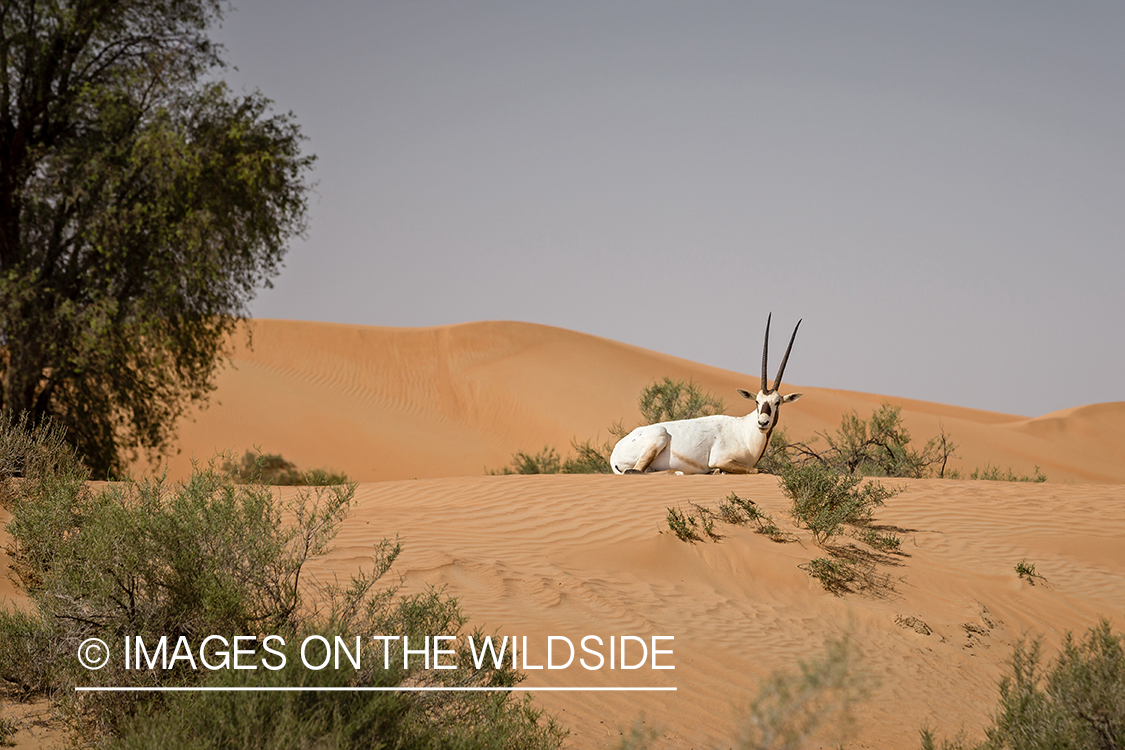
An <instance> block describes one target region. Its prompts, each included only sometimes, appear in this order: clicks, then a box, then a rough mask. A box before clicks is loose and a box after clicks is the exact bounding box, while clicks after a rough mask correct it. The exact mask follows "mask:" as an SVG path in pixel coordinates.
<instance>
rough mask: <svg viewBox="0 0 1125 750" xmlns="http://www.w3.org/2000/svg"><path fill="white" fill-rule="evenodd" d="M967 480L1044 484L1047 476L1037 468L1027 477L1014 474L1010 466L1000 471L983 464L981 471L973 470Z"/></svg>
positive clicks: (995, 467)
mask: <svg viewBox="0 0 1125 750" xmlns="http://www.w3.org/2000/svg"><path fill="white" fill-rule="evenodd" d="M969 479H983V480H988V481H992V482H1046V481H1047V475H1046V474H1044V473H1043V472H1042V471H1040V470H1039V467H1038V466H1036V467H1035V474H1034V475H1032V476H1028V475H1027V474H1016V473H1015V472H1014V471H1012V467H1010V466H1009V467H1007V468H1006V469H1003V470H1001V468H1000V467H999V466H993V465H991V464H985V466H984V468H983V469H979V468H978V469H973V473H972V474H970V475H969Z"/></svg>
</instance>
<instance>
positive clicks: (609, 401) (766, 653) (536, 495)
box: [0, 321, 1125, 748]
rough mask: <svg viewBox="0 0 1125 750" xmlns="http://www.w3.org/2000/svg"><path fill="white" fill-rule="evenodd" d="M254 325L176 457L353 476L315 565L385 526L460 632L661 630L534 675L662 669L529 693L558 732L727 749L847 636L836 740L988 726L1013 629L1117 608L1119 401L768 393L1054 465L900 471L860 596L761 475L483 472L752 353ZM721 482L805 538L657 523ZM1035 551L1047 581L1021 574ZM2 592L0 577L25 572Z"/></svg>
mask: <svg viewBox="0 0 1125 750" xmlns="http://www.w3.org/2000/svg"><path fill="white" fill-rule="evenodd" d="M253 335H254V339H253V341H254V347H253V349H248V348H246V347H245V346H244V345H243V344H242V343H236V347H235V355H234V366H233V367H231V368H228V369H227V370H226V371H224V372H223V374H222V375H221V376H220V379H219V388H218V391H217V392H216V393H215V396H214V399H213V402H212V405H211V406H210V408H208V409H207V410H205V411H203V412H202V413H200V414H198V415H197V416H196V417H195V419H194V420H193V421H188V422H185V423H184V424H183V425H182V427H181V429H180V436H181V443H182V447H183V452H182V453H181V454H180V455H179V456H177V457H175V458H174V459H173V460H172V461H171V464H170V466H171V472H172V474H173V475H174V476H182V475H184V474H185V473H186V472H187V471H188V470H189V469H190V460H191V459H193V458H194V459H206V458H207V457H208V456H210V455H212V454H213V452H214V451H215V450H216V449H220V450H221V449H234V450H236V451H239V452H241V451H242V450H244V449H245V448H247V447H250V446H253V445H258V446H260V447H261V448H262V449H263V450H265V451H267V452H274V453H281V454H282V455H284V456H285V457H286V458H288V459H290V460H293V461H296V462H297V463H298V464H299V465H301V466H303V467H315V466H322V467H328V468H334V469H340V470H344V471H346V472H347V473H348V474H349V475H351V476H352V477H354V478H356V479H358V480H360V481H362V482H363V484H361V485H360V487H359V489H358V492H357V497H356V502H355V508H354V512H353V513H352V515H351V517H350V518H349V519H348V520H347V522H346V523H345V524H344V525H343V527H342V529H341V532H340V535H339V537H338V538H337V546H336V548H335V550H334V551H333V552H332V553H331V554H330V555H329V556H328V557H327V558H325V559H322V560H319V561H316V562H315V564H314V566H313V567H314V571H313V572H314V574H315V575H319V576H330V575H337V576H346V575H348V574H349V573H351V572H354V571H356V570H358V569H359V568H360V567H362V566H363V565H365V564H366V563H367V561H368V558H369V555H370V553H371V549H372V545H373V544H374V543H376V542H377V541H378V540H379V539H381V538H382V537H384V536H391V537H393V536H394V535H396V534H397V535H399V536H400V537H401V538H402V541H403V543H404V545H405V552H404V554H403V555H402V557H401V558H400V560H399V562H398V563H397V564H396V570H397V571H398V572H399V573H400V574H403V575H404V576H405V581H406V586H407V588H408V590H419V589H420V588H422V587H424V586H427V585H438V586H445V587H446V590H447V592H448V593H449V594H451V595H453V596H456V597H458V598H459V599H460V600H461V602H462V605H463V607H464V609H465V610H466V611H467V612H468V613H469V614H470V615H471V616H472V625H474V626H476V625H479V626H482V627H483V628H485V629H486V630H489V631H492V630H495V631H499V632H500V633H502V634H506V635H518V636H527V637H528V640H529V642H530V643H532V644H533V645H534V644H539V645H538V647H539V649H540V650H539V651H538V652H536V653H535V654H534V656H533V657H532V664H534V663H535V661H536V659H539V660H540V661H541V660H542V658H543V653H542V649H543V648H544V646H543V644H545V643H546V640H547V638H548V636H552V635H555V636H566V637H569V638H571V639H572V640H573V641H575V642H577V641H579V640H580V639H581V638H582V637H583V636H586V635H597V636H600V637H601V638H602V639H603V640H607V639H608V638H609V637H610V636H621V635H635V636H639V637H646V638H647V637H650V636H653V635H663V636H673V637H674V641H673V642H672V646H671V648H672V649H673V651H674V655H673V656H671V657H668V660H669V661H670V662H671V663H672V664H674V665H675V669H674V670H653V669H649V668H645V669H637V670H632V671H623V670H619V669H618V670H612V671H611V670H608V669H601V670H596V671H589V670H585V669H581V668H579V667H578V666H573V667H571V668H568V669H565V670H555V671H550V670H528V672H527V674H528V679H527V682H526V683H525V685H527V686H529V687H537V686H549V687H564V686H584V687H589V686H594V687H609V686H639V687H675V688H676V691H675V692H660V693H597V694H578V693H558V692H556V693H539V694H538V696H537V700H538V702H539V703H540V705H543V706H545V707H546V708H548V709H549V710H551V711H552V712H556V713H558V714H559V717H560V719H561V720H562V722H563V723H564V724H567V725H569V726H570V728H571V729H572V732H573V734H572V736H571V739H570V741H569V746H570V747H573V748H601V747H614V746H616V743H617V742H618V741H619V740H620V733H621V732H622V731H627V730H628V728H629V726H630V725H631V724H632V723H634V722H635V721H639V720H642V719H643V721H644V722H645V723H646V725H647V726H649V727H652V728H654V729H655V730H656V731H657V737H658V741H657V746H660V747H669V748H681V747H683V748H686V747H712V746H726V743H727V742H729V741H730V740H731V739H732V738H733V737H735V736H736V735H737V733H738V727H739V722H740V716H741V715H743V714H744V709H745V706H746V705H747V704H748V702H749V701H750V699H751V698H752V696H753V694H754V692H755V690H756V687H757V685H758V683H759V681H760V680H761V678H763V677H764V676H766V675H767V674H769V673H770V672H771V671H773V670H776V669H792V668H794V666H795V664H796V663H797V661H798V660H799V659H802V658H806V657H808V656H810V655H813V654H815V653H816V652H817V651H819V649H820V648H821V647H822V645H823V643H824V642H825V640H826V639H827V638H830V637H836V636H839V635H841V634H842V633H845V632H849V633H850V634H851V635H852V637H853V638H854V640H855V641H856V642H857V643H859V644H860V645H861V647H862V651H863V654H864V657H863V662H862V669H863V670H864V671H865V672H866V674H868V675H869V676H870V677H871V678H872V680H873V687H872V693H871V696H870V697H869V698H868V699H867V700H865V701H864V702H863V703H862V704H861V705H860V707H859V709H858V715H859V719H860V733H859V735H858V737H857V739H856V740H855V741H854V742H853V743H852V744H851V746H853V747H873V748H886V747H916V746H917V736H918V735H917V733H918V729H919V727H921V726H922V725H923V724H927V723H928V724H929V725H930V726H931V727H934V728H936V729H938V730H939V731H941V732H943V733H945V734H954V733H956V732H957V730H959V729H961V728H962V727H963V728H964V729H965V731H966V732H967V734H968V736H969V737H970V738H973V737H978V736H979V734H980V732H981V728H982V727H983V726H984V724H985V722H986V721H987V719H988V717H989V712H990V710H991V709H992V707H993V706H994V705H995V700H996V681H997V679H998V678H999V676H1000V675H1001V673H1002V671H1003V669H1004V660H1005V659H1006V658H1008V656H1009V655H1010V653H1011V648H1012V645H1013V644H1014V643H1015V642H1016V641H1017V640H1018V639H1019V638H1020V637H1022V636H1024V635H1025V634H1029V633H1037V634H1042V635H1043V636H1044V637H1045V639H1046V644H1047V646H1048V649H1050V650H1053V648H1054V647H1056V646H1057V645H1058V644H1059V642H1060V639H1061V637H1062V634H1063V633H1064V632H1065V631H1066V630H1076V631H1079V632H1082V631H1084V630H1085V628H1087V627H1090V626H1091V625H1093V624H1094V623H1095V622H1096V621H1097V619H1098V618H1099V617H1109V618H1111V619H1112V620H1113V622H1114V624H1115V626H1116V627H1117V628H1118V629H1119V630H1120V629H1122V628H1123V627H1125V598H1123V597H1122V596H1121V593H1122V592H1123V591H1125V545H1123V544H1122V543H1121V540H1122V539H1123V538H1125V403H1113V404H1096V405H1092V406H1080V407H1075V408H1073V409H1068V410H1065V411H1061V412H1056V413H1053V414H1048V415H1045V416H1042V417H1038V418H1034V419H1028V418H1025V417H1018V416H1012V415H1005V414H997V413H993V412H984V411H976V410H971V409H964V408H959V407H951V406H944V405H940V404H933V403H927V402H921V401H914V400H909V399H895V398H889V397H884V396H879V395H873V394H864V393H854V392H846V391H837V390H831V389H823V388H814V387H804V386H800V385H796V384H793V385H791V386H790V388H791V389H792V390H801V391H803V392H804V393H805V394H806V395H805V397H804V398H803V399H802V400H800V401H799V402H797V403H795V404H792V405H789V406H787V407H786V408H785V410H784V412H783V414H782V423H783V424H784V425H785V426H786V427H787V428H788V430H789V434H790V436H791V437H793V438H795V439H808V438H810V437H811V436H812V435H813V434H814V433H815V432H816V431H819V430H827V429H833V428H835V427H836V426H837V425H838V423H839V419H840V415H841V414H842V413H844V412H846V411H848V410H853V409H854V410H857V411H858V412H859V413H860V414H861V415H864V416H866V415H867V414H869V413H870V411H871V410H872V408H873V407H875V406H877V405H878V404H880V403H881V402H883V401H887V402H890V403H894V404H898V405H900V406H901V407H902V410H903V411H902V413H903V416H904V419H905V421H906V424H907V425H908V427H909V428H910V430H911V432H912V434H914V435H915V436H917V437H920V438H925V437H928V436H930V435H934V434H936V433H937V432H938V431H939V430H941V429H944V430H945V432H946V433H947V434H949V435H951V436H952V438H953V440H954V442H956V443H958V444H959V445H960V448H959V450H958V452H959V453H960V454H961V456H962V458H961V459H960V461H959V462H958V463H957V464H956V465H959V466H961V467H963V468H965V469H971V468H973V467H975V466H983V465H984V464H985V463H991V464H993V465H999V466H1011V467H1012V468H1013V469H1015V470H1016V471H1018V472H1023V473H1029V472H1031V471H1032V470H1033V469H1034V467H1035V466H1036V465H1038V466H1041V467H1042V468H1043V470H1044V471H1045V472H1046V474H1047V475H1048V477H1049V479H1050V481H1049V482H1048V483H1046V484H1027V483H1020V484H1015V483H1002V482H971V481H953V480H936V479H928V480H911V481H906V482H903V483H902V484H903V485H904V491H903V492H902V493H901V494H900V495H898V496H897V497H895V498H893V499H892V500H890V501H889V502H888V504H887V506H886V507H885V508H883V509H881V511H880V512H879V513H878V516H877V518H878V522H879V523H881V524H886V525H888V526H892V527H895V528H897V529H898V530H899V533H900V534H901V535H902V537H903V540H904V542H903V549H902V554H899V555H891V556H887V557H886V558H885V559H883V560H882V561H881V562H880V564H879V566H878V568H877V577H876V578H874V579H873V585H872V586H871V587H870V588H868V589H867V590H866V591H865V592H863V593H853V594H848V595H845V596H834V595H832V594H829V593H826V592H825V591H823V590H822V588H821V586H820V584H819V583H818V582H817V581H815V580H814V579H812V578H811V577H810V576H809V575H808V574H807V573H806V572H805V571H804V570H802V569H801V567H799V566H802V565H804V564H805V563H807V562H808V561H809V560H810V559H812V558H814V557H818V556H821V555H822V554H823V553H822V552H821V551H820V550H819V549H818V548H817V547H815V546H814V545H813V544H812V542H811V538H810V537H809V535H808V534H807V533H806V532H804V531H802V530H798V529H795V528H794V527H793V526H792V524H791V523H790V520H789V518H788V516H787V502H786V500H785V498H784V497H783V496H782V494H781V492H780V490H779V488H778V485H777V480H776V478H774V477H771V476H767V475H758V476H741V477H739V476H687V477H676V476H644V477H632V476H630V477H615V476H570V475H555V476H484V475H483V474H484V470H485V468H486V467H500V466H503V465H505V464H506V463H507V461H508V460H509V458H510V456H511V453H512V452H513V451H515V450H517V449H525V450H531V451H535V450H538V449H539V448H541V447H543V446H544V445H554V446H557V447H558V448H559V449H560V450H561V449H565V447H566V446H567V445H568V444H569V441H570V439H571V438H572V437H573V436H577V437H579V438H585V437H593V436H597V435H599V434H600V436H601V437H602V438H604V437H605V436H606V427H607V425H608V424H609V423H610V422H612V421H613V420H615V419H618V418H623V419H624V420H625V422H626V423H627V424H632V423H635V422H636V421H637V420H638V414H637V410H636V399H637V395H638V393H639V392H640V390H641V389H642V388H643V387H644V386H645V385H647V384H648V383H649V382H651V381H652V380H653V379H655V378H658V377H661V376H663V375H669V376H672V377H678V378H689V377H690V378H692V379H694V380H695V381H696V382H697V383H700V384H701V385H703V386H704V387H705V388H707V389H709V390H711V391H713V392H715V393H717V394H720V395H722V396H723V397H724V398H727V403H728V406H729V407H730V408H729V409H728V413H733V414H743V413H746V411H748V409H747V407H748V406H749V402H744V401H743V400H741V399H738V397H737V396H736V395H735V394H734V391H733V389H734V388H736V387H746V386H748V385H749V386H750V387H753V386H754V385H755V382H756V381H755V378H754V376H753V375H752V374H751V375H746V374H738V373H733V372H728V371H724V370H719V369H716V368H709V367H705V366H702V365H698V364H694V363H691V362H687V361H684V360H680V359H676V358H674V357H669V356H666V355H662V354H657V353H654V352H650V351H645V350H642V349H638V348H635V347H630V346H626V345H623V344H618V343H615V342H612V341H607V340H604V339H599V338H596V337H592V336H587V335H583V334H579V333H574V332H571V331H564V330H560V329H555V328H548V327H544V326H536V325H528V324H518V323H475V324H467V325H459V326H449V327H442V328H431V329H410V330H408V329H380V328H363V327H358V326H342V325H325V324H315V323H295V322H284V321H257V322H255V323H254V324H253ZM791 370H792V375H793V376H797V375H798V372H799V369H798V368H796V367H793V366H792V365H791ZM736 399H737V400H736ZM599 431H600V432H599ZM283 491H284V492H292V491H293V490H289V489H286V490H283ZM732 491H733V492H737V493H738V494H739V495H740V496H743V497H748V498H751V499H753V500H754V501H755V502H756V503H758V504H759V505H760V506H761V507H762V508H763V509H764V510H765V511H767V512H769V513H772V514H773V516H774V517H775V518H776V519H777V520H778V522H779V524H780V525H782V526H783V527H785V528H786V529H788V530H790V531H793V532H794V533H795V534H796V536H797V539H798V541H795V542H792V543H787V544H778V543H775V542H772V541H770V540H769V539H767V538H766V537H764V536H761V535H758V534H755V533H753V531H752V530H751V528H749V527H724V528H723V529H721V533H722V534H723V538H722V539H721V540H719V541H708V542H706V543H698V544H688V543H684V542H681V541H679V540H678V539H676V538H675V537H674V536H671V535H670V534H667V533H662V530H666V526H665V514H666V510H667V508H668V507H670V506H686V505H687V503H689V502H694V503H700V504H705V505H710V506H712V507H714V506H716V505H717V504H718V502H719V501H720V500H721V499H722V498H723V497H725V496H726V495H727V494H728V493H730V492H732ZM0 536H2V535H0ZM3 542H4V539H2V538H0V544H2V543H3ZM1023 559H1026V560H1028V561H1029V562H1032V563H1034V564H1035V565H1036V569H1037V571H1038V572H1039V573H1041V574H1043V576H1045V578H1046V580H1043V581H1039V582H1038V583H1036V584H1032V583H1029V582H1028V581H1026V580H1023V579H1020V578H1019V577H1017V575H1016V573H1015V571H1014V566H1015V564H1016V563H1017V562H1019V561H1021V560H1023ZM0 586H7V588H0V598H2V597H5V596H9V595H11V594H12V593H13V591H12V589H11V587H10V585H8V584H7V583H6V582H4V583H0Z"/></svg>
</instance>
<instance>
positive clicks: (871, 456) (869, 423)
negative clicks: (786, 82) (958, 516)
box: [758, 404, 957, 478]
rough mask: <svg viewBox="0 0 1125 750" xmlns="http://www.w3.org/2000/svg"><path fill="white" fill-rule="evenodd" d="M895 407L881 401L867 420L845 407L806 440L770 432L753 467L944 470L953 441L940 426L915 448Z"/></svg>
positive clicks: (864, 472) (918, 473) (900, 472)
mask: <svg viewBox="0 0 1125 750" xmlns="http://www.w3.org/2000/svg"><path fill="white" fill-rule="evenodd" d="M901 411H902V410H901V408H900V407H898V406H892V405H890V404H883V405H882V406H880V407H879V408H878V409H876V410H875V411H874V412H873V413H872V414H871V419H870V420H865V419H861V418H860V416H859V415H858V414H857V413H856V412H854V411H853V412H849V413H847V414H844V415H843V416H842V417H841V418H840V428H839V429H838V430H836V432H835V433H832V434H829V433H826V432H818V433H817V434H816V436H815V437H814V438H813V440H812V441H810V442H808V443H802V442H796V443H791V442H789V441H788V439H787V436H785V435H784V433H783V434H782V436H780V437H777V436H775V439H774V440H771V443H772V444H774V445H773V448H772V450H771V451H769V454H770V455H769V457H768V458H766V457H765V456H764V457H763V458H766V461H765V463H764V464H763V463H762V461H759V462H758V466H759V470H761V471H763V472H766V473H776V474H781V473H782V471H783V470H784V469H785V468H786V466H787V465H789V464H792V463H797V464H800V465H805V464H809V463H817V464H820V465H822V466H825V467H827V468H830V469H834V470H835V471H838V472H840V473H842V474H857V475H860V476H868V477H915V478H919V477H926V476H936V477H944V476H946V475H947V471H948V462H949V459H950V458H954V457H955V456H956V454H955V452H954V451H956V449H957V446H956V445H955V444H953V443H952V442H951V441H950V440H949V436H947V435H946V434H945V432H944V431H943V432H942V433H941V434H940V435H938V436H936V437H933V438H930V439H929V440H928V441H927V442H926V444H925V445H924V446H922V448H921V449H916V448H914V447H912V446H911V438H910V433H909V432H908V431H907V429H906V427H905V426H904V425H903V424H902V416H901ZM817 439H823V440H824V442H825V443H826V447H825V448H824V449H822V450H818V449H817V448H816V447H814V446H813V443H815V442H816V440H817Z"/></svg>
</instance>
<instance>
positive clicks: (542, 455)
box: [488, 445, 561, 474]
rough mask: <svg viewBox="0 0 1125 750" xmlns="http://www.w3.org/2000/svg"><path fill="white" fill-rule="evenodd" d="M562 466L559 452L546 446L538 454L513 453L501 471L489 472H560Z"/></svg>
mask: <svg viewBox="0 0 1125 750" xmlns="http://www.w3.org/2000/svg"><path fill="white" fill-rule="evenodd" d="M560 468H561V462H560V461H559V452H558V451H556V450H555V449H554V448H552V447H551V446H549V445H548V446H545V447H544V448H543V450H541V451H539V452H538V453H536V454H534V455H533V454H531V453H525V452H523V451H516V452H515V453H513V454H512V461H511V463H510V464H509V465H508V466H505V467H504V468H502V469H500V470H499V471H489V472H488V473H489V474H558V473H559V469H560Z"/></svg>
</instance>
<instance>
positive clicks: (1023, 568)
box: [1016, 560, 1047, 583]
mask: <svg viewBox="0 0 1125 750" xmlns="http://www.w3.org/2000/svg"><path fill="white" fill-rule="evenodd" d="M1016 575H1017V576H1019V577H1020V578H1026V579H1027V580H1028V581H1030V582H1031V583H1035V579H1036V578H1039V579H1041V580H1043V581H1046V580H1047V579H1046V578H1044V577H1043V576H1041V575H1039V574H1038V573H1036V572H1035V563H1029V562H1028V561H1027V560H1020V561H1019V562H1018V563H1016Z"/></svg>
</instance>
